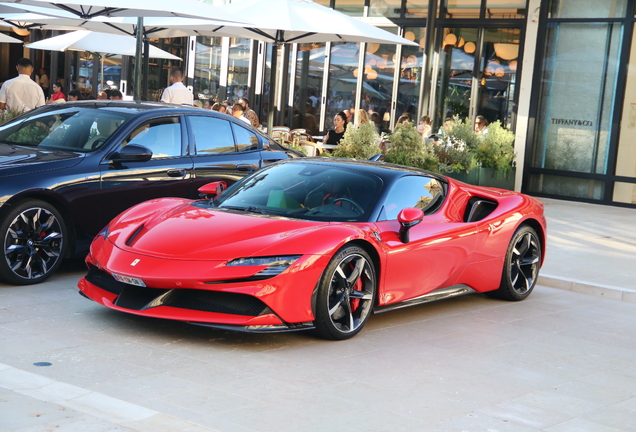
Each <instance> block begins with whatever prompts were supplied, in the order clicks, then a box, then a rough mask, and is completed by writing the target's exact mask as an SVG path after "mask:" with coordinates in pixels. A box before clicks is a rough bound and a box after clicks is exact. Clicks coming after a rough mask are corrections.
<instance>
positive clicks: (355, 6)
mask: <svg viewBox="0 0 636 432" xmlns="http://www.w3.org/2000/svg"><path fill="white" fill-rule="evenodd" d="M334 9H335V10H337V11H340V12H342V13H344V14H347V15H350V16H356V17H361V16H362V15H363V14H364V0H336V6H335V8H334Z"/></svg>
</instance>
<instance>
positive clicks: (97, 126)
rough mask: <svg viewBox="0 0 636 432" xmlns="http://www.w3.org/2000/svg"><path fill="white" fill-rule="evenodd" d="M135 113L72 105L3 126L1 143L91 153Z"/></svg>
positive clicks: (0, 132)
mask: <svg viewBox="0 0 636 432" xmlns="http://www.w3.org/2000/svg"><path fill="white" fill-rule="evenodd" d="M131 116H132V115H131V114H127V113H122V112H117V111H113V110H104V109H91V108H78V107H73V108H68V109H63V110H56V111H53V112H47V113H43V114H40V115H37V116H33V117H29V118H27V119H25V120H23V121H18V122H14V123H10V124H7V125H5V126H2V127H0V142H2V143H6V144H19V145H24V146H29V147H38V148H45V149H63V150H71V151H79V152H91V151H95V150H97V149H99V148H100V147H101V146H102V145H104V143H105V142H106V140H107V139H108V138H109V137H110V136H111V135H112V134H113V133H114V132H115V131H116V130H117V129H118V128H119V127H120V126H121V125H122V124H123V123H125V122H126V120H128V119H129V118H130V117H131Z"/></svg>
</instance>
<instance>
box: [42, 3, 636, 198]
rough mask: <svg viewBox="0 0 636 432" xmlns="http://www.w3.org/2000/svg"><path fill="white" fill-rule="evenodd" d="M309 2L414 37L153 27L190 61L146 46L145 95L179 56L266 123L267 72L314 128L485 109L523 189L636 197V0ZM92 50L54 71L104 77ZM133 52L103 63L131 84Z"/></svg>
mask: <svg viewBox="0 0 636 432" xmlns="http://www.w3.org/2000/svg"><path fill="white" fill-rule="evenodd" d="M208 2H209V3H212V4H218V3H222V1H217V0H209V1H208ZM317 2H318V3H320V4H323V5H325V6H328V7H331V8H334V9H336V10H338V11H341V12H343V13H346V14H348V15H350V16H353V17H356V18H359V19H361V20H364V21H365V22H368V23H371V24H373V25H376V26H378V27H381V28H383V29H385V30H387V31H389V32H392V33H394V34H398V35H400V36H403V37H404V38H406V39H409V40H411V41H414V42H416V43H417V46H399V45H398V46H396V45H389V44H387V45H384V44H372V43H347V42H332V43H314V44H289V45H284V46H277V47H274V46H273V45H272V44H269V43H265V42H259V41H256V40H251V39H240V38H221V37H201V36H199V37H189V38H173V39H160V40H151V43H153V44H156V45H157V46H159V47H160V48H162V49H165V50H168V51H170V52H172V53H173V54H176V55H178V56H180V57H182V58H183V59H184V60H183V62H175V61H167V60H153V59H151V61H150V64H149V65H148V75H147V76H148V79H147V80H146V85H147V86H148V89H147V95H148V98H149V99H153V98H154V99H157V98H158V97H159V95H160V94H161V90H162V89H163V88H164V87H166V86H167V85H169V82H168V72H169V69H170V68H171V67H174V66H180V67H183V68H184V69H185V71H186V75H187V77H188V78H187V84H188V85H189V86H191V88H192V89H193V91H194V94H195V98H196V99H199V100H201V101H202V102H204V103H205V102H206V101H209V102H214V101H215V100H219V101H223V100H229V101H233V100H236V99H238V98H239V97H243V96H245V97H248V98H249V100H250V105H251V107H252V109H254V110H255V111H256V112H257V113H258V114H259V116H260V118H261V121H263V122H265V121H266V120H267V115H266V113H267V112H268V111H269V110H270V107H269V105H268V101H269V91H270V78H271V74H275V79H276V82H277V85H276V86H275V88H276V89H278V93H277V94H276V95H275V98H274V100H275V101H276V103H275V106H274V107H272V109H274V110H275V117H274V118H275V124H274V126H278V125H286V126H289V127H291V128H305V129H308V130H309V131H310V132H311V133H312V134H316V135H318V134H321V133H323V132H325V131H326V130H328V129H330V128H332V119H333V117H334V115H335V114H336V113H337V112H339V111H346V110H356V109H365V110H367V111H368V112H370V113H376V114H377V117H376V118H377V119H378V121H379V126H380V128H381V130H383V131H387V132H388V131H390V130H392V128H393V127H394V125H395V122H396V120H397V118H398V117H399V116H400V115H402V114H404V113H408V114H410V115H411V117H412V118H413V119H414V120H415V121H417V119H418V118H419V117H420V116H422V115H429V116H430V117H431V118H432V119H433V123H434V125H433V127H434V130H436V128H437V127H439V126H440V125H441V124H443V122H444V121H445V120H446V119H447V118H449V117H452V116H459V117H460V118H469V119H471V120H474V118H475V117H476V116H478V115H481V116H484V117H485V118H486V119H487V120H488V121H489V122H494V121H497V120H499V121H501V123H502V124H503V125H504V126H505V127H507V128H509V129H510V130H512V131H514V132H515V134H516V140H515V143H514V146H515V152H516V155H517V156H516V166H517V170H516V189H517V190H522V191H523V192H527V193H530V194H532V195H536V196H545V197H554V198H559V199H572V200H578V201H585V202H592V203H599V204H607V205H618V206H627V207H634V208H636V41H635V40H634V38H635V36H634V21H636V0H438V1H435V0H319V1H317ZM274 52H275V54H276V55H277V56H278V58H277V62H276V64H277V70H275V71H272V70H271V68H270V65H271V64H272V62H271V59H272V54H273V53H274ZM35 55H37V54H32V56H35ZM51 58H52V57H51ZM51 61H52V60H51ZM96 61H97V60H96V59H91V58H88V59H87V60H85V62H84V63H82V61H78V55H77V54H76V55H74V57H73V55H66V57H65V58H64V60H59V59H58V60H56V64H55V68H56V69H55V71H59V72H57V73H58V75H60V76H62V75H64V76H69V79H68V80H69V81H71V82H73V83H74V85H75V86H81V85H82V81H83V84H84V86H85V88H87V87H86V81H87V80H88V81H91V78H93V82H96V81H98V80H100V81H101V79H102V77H101V76H100V73H101V72H100V71H97V72H95V69H94V68H93V67H92V65H93V64H95V65H96V64H97V63H95V62H96ZM132 61H133V60H132V59H129V58H126V57H124V58H123V59H119V60H117V59H112V60H110V61H109V63H108V64H107V65H106V66H105V69H104V71H105V72H104V74H106V75H107V76H106V78H108V79H107V81H108V82H110V83H112V84H111V85H113V86H117V87H120V88H121V89H122V90H124V91H125V92H126V93H128V94H132V88H130V86H129V84H128V83H130V82H132V70H133V68H132ZM51 67H53V65H51ZM55 71H54V72H55ZM109 71H110V72H111V75H110V76H108V72H109ZM82 75H85V76H84V77H82ZM89 75H90V76H89ZM90 89H91V90H90V91H92V92H95V90H96V89H93V88H92V86H91V87H90Z"/></svg>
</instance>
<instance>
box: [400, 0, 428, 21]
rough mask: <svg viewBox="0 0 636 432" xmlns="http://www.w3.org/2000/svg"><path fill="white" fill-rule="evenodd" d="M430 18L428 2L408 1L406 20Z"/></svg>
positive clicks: (419, 0)
mask: <svg viewBox="0 0 636 432" xmlns="http://www.w3.org/2000/svg"><path fill="white" fill-rule="evenodd" d="M427 16H428V0H406V9H405V11H404V17H405V18H426V17H427Z"/></svg>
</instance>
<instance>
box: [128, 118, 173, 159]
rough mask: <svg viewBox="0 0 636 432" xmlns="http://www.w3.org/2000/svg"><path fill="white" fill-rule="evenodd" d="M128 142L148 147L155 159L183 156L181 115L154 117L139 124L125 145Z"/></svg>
mask: <svg viewBox="0 0 636 432" xmlns="http://www.w3.org/2000/svg"><path fill="white" fill-rule="evenodd" d="M128 144H139V145H142V146H145V147H148V148H149V149H150V150H152V158H153V159H157V158H165V157H175V156H181V123H180V122H179V117H163V118H158V119H152V120H150V121H147V122H145V123H143V124H141V125H139V126H138V127H136V128H135V130H134V131H133V132H132V133H131V134H130V135H129V136H128V138H127V139H126V141H124V145H128Z"/></svg>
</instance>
